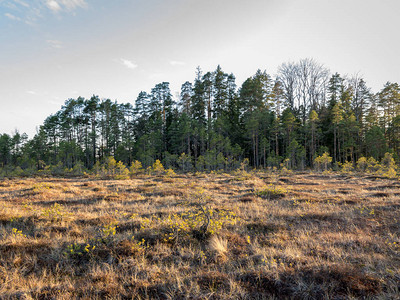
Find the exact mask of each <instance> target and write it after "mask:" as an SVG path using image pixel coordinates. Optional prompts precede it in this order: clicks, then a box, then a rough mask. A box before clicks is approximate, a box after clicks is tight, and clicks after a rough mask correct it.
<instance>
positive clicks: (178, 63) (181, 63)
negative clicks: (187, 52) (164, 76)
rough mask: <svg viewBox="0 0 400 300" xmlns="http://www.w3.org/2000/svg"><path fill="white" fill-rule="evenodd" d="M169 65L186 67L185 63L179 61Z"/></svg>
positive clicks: (172, 61) (173, 61)
mask: <svg viewBox="0 0 400 300" xmlns="http://www.w3.org/2000/svg"><path fill="white" fill-rule="evenodd" d="M169 64H170V65H171V66H183V65H185V63H184V62H183V61H178V60H171V61H170V62H169Z"/></svg>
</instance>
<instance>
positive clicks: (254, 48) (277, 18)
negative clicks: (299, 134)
mask: <svg viewBox="0 0 400 300" xmlns="http://www.w3.org/2000/svg"><path fill="white" fill-rule="evenodd" d="M399 15H400V1H399V0H381V1H378V0H246V1H245V0H113V1H110V0H0V133H8V134H12V133H13V132H15V130H18V131H19V132H21V133H22V132H26V133H27V134H28V136H29V137H30V138H31V137H33V135H34V134H35V132H36V130H37V128H38V127H39V126H40V125H41V124H42V123H43V121H44V119H45V118H46V117H47V116H49V115H50V114H52V113H55V112H57V111H58V110H59V109H60V108H61V106H62V105H63V103H64V102H65V100H67V99H70V98H74V99H75V98H77V97H79V96H82V97H85V98H90V97H91V96H92V95H98V96H99V97H100V98H109V99H111V100H113V101H114V100H116V101H118V102H119V103H126V102H130V103H132V104H133V103H134V101H135V99H136V97H137V95H138V93H139V92H140V91H147V92H150V91H151V89H152V88H153V87H154V86H155V85H156V84H157V83H160V82H164V81H168V82H170V87H171V92H172V94H173V95H174V96H176V95H177V93H178V92H179V91H180V87H181V85H182V84H183V83H184V82H185V81H193V80H194V78H195V74H196V67H197V66H200V67H201V69H202V70H203V71H205V72H207V71H213V70H215V69H216V67H217V65H221V67H222V69H223V71H225V72H226V73H233V74H234V75H235V76H236V83H237V85H238V86H240V85H241V84H242V83H243V81H244V80H245V79H246V78H248V77H250V76H252V75H253V74H254V73H255V72H256V71H257V69H261V70H266V71H267V73H269V74H270V75H272V76H275V75H276V72H277V69H278V67H279V66H280V65H281V64H282V63H285V62H291V61H298V60H300V59H302V58H313V59H314V60H316V61H317V62H318V63H321V64H323V65H324V66H325V67H327V68H328V69H329V70H330V71H331V72H333V73H335V72H338V73H340V74H341V75H343V76H344V75H347V76H352V75H355V74H358V75H359V76H361V77H363V78H364V79H365V81H366V82H367V85H368V86H369V87H371V88H372V91H373V92H377V91H379V90H380V89H381V88H382V87H383V85H384V84H385V83H386V82H387V81H390V82H398V83H400V55H399V54H398V51H399V49H400V39H399V34H398V30H399V29H400V18H399V17H398V16H399Z"/></svg>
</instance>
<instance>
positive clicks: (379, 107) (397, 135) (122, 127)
mask: <svg viewBox="0 0 400 300" xmlns="http://www.w3.org/2000/svg"><path fill="white" fill-rule="evenodd" d="M325 152H328V153H329V154H330V155H331V156H332V158H333V164H336V165H337V164H343V163H346V162H351V163H353V164H355V163H356V161H357V160H358V159H359V158H360V157H364V156H368V157H373V158H375V159H377V160H379V159H382V158H383V157H384V154H385V153H386V152H390V153H392V155H393V157H394V158H395V159H396V160H397V161H398V158H399V157H400V86H399V84H397V83H390V82H387V83H386V84H385V85H384V87H383V88H382V89H381V90H380V91H379V92H377V93H373V92H372V91H371V89H370V88H369V87H368V86H367V83H366V82H365V80H364V79H363V78H362V77H360V76H358V75H356V76H353V77H342V76H341V75H340V74H338V73H330V71H329V70H328V69H327V68H326V67H324V66H323V65H322V64H320V63H318V62H316V61H315V60H313V59H302V60H300V61H298V62H289V63H284V64H282V65H281V66H280V67H279V68H278V70H277V75H276V76H274V77H273V76H271V75H270V74H268V73H267V72H266V71H261V70H258V71H257V72H256V73H255V74H254V75H253V76H251V77H249V78H247V79H246V80H245V81H244V82H243V84H242V85H241V86H240V87H237V85H236V82H235V76H234V75H233V74H227V73H225V72H224V71H223V70H222V68H221V67H220V66H218V67H217V68H216V70H214V71H212V72H203V71H202V70H201V69H200V68H197V70H196V76H195V78H194V80H193V82H189V81H186V82H185V83H183V84H182V87H181V91H180V95H179V97H175V98H174V97H172V95H171V91H170V87H169V83H168V82H162V83H159V84H157V85H155V87H154V88H152V89H151V91H148V92H145V91H142V92H140V93H139V95H138V96H137V99H136V100H135V103H134V105H132V104H131V103H125V104H121V103H117V102H116V101H111V100H110V99H100V98H99V96H96V95H93V96H92V97H91V98H90V99H85V98H83V97H78V98H77V99H68V100H66V101H65V103H64V105H63V106H62V107H61V109H60V110H59V111H57V112H56V113H55V114H52V115H50V116H48V117H47V118H46V119H45V120H44V122H43V124H42V125H41V126H40V128H39V129H38V131H37V133H36V135H35V136H34V137H33V138H31V139H29V138H28V137H27V135H26V134H20V133H19V132H17V131H16V132H15V133H14V134H12V135H9V134H6V133H3V134H1V135H0V167H1V168H2V169H3V171H4V170H12V169H14V168H16V167H18V168H19V169H21V170H41V169H44V168H46V167H49V166H58V167H59V168H68V169H72V168H74V167H75V166H79V167H84V168H87V169H92V168H93V167H94V166H95V165H96V163H99V162H100V163H101V162H104V161H105V160H107V159H108V158H109V157H110V156H112V157H114V158H115V159H116V160H117V161H121V162H123V163H124V164H125V165H127V166H130V165H131V164H132V163H133V162H134V161H136V160H137V161H140V162H141V163H142V165H143V166H144V167H147V166H151V165H153V164H154V162H155V161H156V160H160V161H161V162H162V163H163V165H164V166H166V167H168V168H174V169H181V170H183V171H192V170H199V171H203V170H216V169H228V170H229V169H234V168H237V167H238V166H239V165H240V163H241V162H242V161H243V160H245V159H248V161H249V163H250V165H251V166H253V167H256V168H261V167H262V168H267V167H279V166H280V165H282V163H284V164H285V166H287V167H288V168H292V169H305V168H309V167H313V165H314V161H315V158H316V157H317V156H319V155H322V154H323V153H325Z"/></svg>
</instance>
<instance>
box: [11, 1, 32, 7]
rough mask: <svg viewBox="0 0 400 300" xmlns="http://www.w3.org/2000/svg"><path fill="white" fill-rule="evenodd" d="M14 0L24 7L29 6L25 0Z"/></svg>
mask: <svg viewBox="0 0 400 300" xmlns="http://www.w3.org/2000/svg"><path fill="white" fill-rule="evenodd" d="M14 2H15V3H18V4H20V5H22V6H25V7H29V4H28V3H26V2H24V1H21V0H14Z"/></svg>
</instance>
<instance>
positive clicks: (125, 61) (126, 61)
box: [121, 58, 138, 70]
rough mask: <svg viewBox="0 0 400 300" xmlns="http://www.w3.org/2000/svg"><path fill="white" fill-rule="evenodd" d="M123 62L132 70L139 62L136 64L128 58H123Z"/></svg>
mask: <svg viewBox="0 0 400 300" xmlns="http://www.w3.org/2000/svg"><path fill="white" fill-rule="evenodd" d="M121 62H122V64H123V65H124V66H125V67H127V68H128V69H131V70H133V69H136V68H137V67H138V65H137V64H135V63H133V62H132V61H130V60H127V59H123V58H121Z"/></svg>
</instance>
